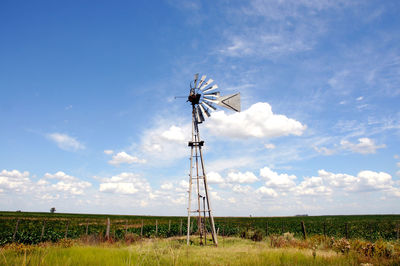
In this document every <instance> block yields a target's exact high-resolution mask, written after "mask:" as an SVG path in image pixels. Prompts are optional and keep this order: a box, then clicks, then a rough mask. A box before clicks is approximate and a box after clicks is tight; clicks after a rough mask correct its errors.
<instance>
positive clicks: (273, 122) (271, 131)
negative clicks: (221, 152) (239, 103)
mask: <svg viewBox="0 0 400 266" xmlns="http://www.w3.org/2000/svg"><path fill="white" fill-rule="evenodd" d="M206 127H207V128H208V129H209V130H210V131H211V132H212V133H213V134H214V135H217V136H220V137H224V136H227V137H232V138H249V137H254V138H273V137H280V136H287V135H296V136H299V135H302V134H303V132H304V130H305V129H306V126H305V125H302V124H301V123H300V122H299V121H296V120H294V119H291V118H288V117H286V116H284V115H277V114H274V113H273V112H272V108H271V106H270V105H269V104H268V103H262V102H259V103H256V104H253V105H252V106H250V108H249V109H247V110H245V111H242V112H240V113H232V114H225V112H224V111H217V112H213V113H212V115H211V117H210V121H209V123H207V124H206Z"/></svg>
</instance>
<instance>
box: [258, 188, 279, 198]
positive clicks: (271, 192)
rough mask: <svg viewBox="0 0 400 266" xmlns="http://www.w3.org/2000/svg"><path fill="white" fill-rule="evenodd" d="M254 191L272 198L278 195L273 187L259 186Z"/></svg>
mask: <svg viewBox="0 0 400 266" xmlns="http://www.w3.org/2000/svg"><path fill="white" fill-rule="evenodd" d="M256 193H257V194H260V195H263V196H268V197H272V198H275V197H277V196H278V193H276V191H275V190H274V189H272V188H268V187H265V186H262V187H259V188H258V189H257V190H256Z"/></svg>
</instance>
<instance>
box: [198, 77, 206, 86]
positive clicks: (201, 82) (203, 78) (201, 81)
mask: <svg viewBox="0 0 400 266" xmlns="http://www.w3.org/2000/svg"><path fill="white" fill-rule="evenodd" d="M206 77H207V76H206V75H203V76H201V79H200V81H199V85H198V86H197V87H198V88H200V86H201V84H203V82H204V80H205V79H206Z"/></svg>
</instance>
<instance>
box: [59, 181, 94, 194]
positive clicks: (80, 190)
mask: <svg viewBox="0 0 400 266" xmlns="http://www.w3.org/2000/svg"><path fill="white" fill-rule="evenodd" d="M91 186H92V184H91V183H89V182H86V181H74V182H71V181H69V182H68V181H59V182H57V183H56V184H53V185H52V187H53V188H54V189H55V190H57V191H64V192H67V193H71V194H73V195H82V194H84V193H85V189H87V188H89V187H91Z"/></svg>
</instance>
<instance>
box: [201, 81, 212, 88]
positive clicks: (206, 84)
mask: <svg viewBox="0 0 400 266" xmlns="http://www.w3.org/2000/svg"><path fill="white" fill-rule="evenodd" d="M213 81H214V80H213V79H209V80H208V81H207V82H206V83H204V84H203V86H201V88H200V90H204V88H205V87H207V86H208V85H210V84H211V83H212V82H213Z"/></svg>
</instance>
